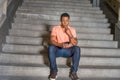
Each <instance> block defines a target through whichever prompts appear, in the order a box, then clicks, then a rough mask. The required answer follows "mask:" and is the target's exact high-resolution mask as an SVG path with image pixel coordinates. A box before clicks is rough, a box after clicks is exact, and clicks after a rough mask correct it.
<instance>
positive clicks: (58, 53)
mask: <svg viewBox="0 0 120 80" xmlns="http://www.w3.org/2000/svg"><path fill="white" fill-rule="evenodd" d="M48 51H49V53H48V57H49V61H50V71H51V72H57V71H58V69H57V65H56V58H57V57H66V58H69V57H72V63H73V65H72V68H71V73H76V72H77V70H78V66H79V60H80V47H78V46H73V47H70V48H60V47H57V46H54V45H50V46H49V48H48Z"/></svg>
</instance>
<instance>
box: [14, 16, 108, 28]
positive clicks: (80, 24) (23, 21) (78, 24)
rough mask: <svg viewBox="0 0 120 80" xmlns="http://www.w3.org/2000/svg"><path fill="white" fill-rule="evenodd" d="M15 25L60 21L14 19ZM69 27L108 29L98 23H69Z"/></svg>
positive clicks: (50, 23)
mask: <svg viewBox="0 0 120 80" xmlns="http://www.w3.org/2000/svg"><path fill="white" fill-rule="evenodd" d="M15 23H26V24H44V25H58V24H60V21H48V20H39V21H37V20H33V19H28V18H15ZM70 25H71V26H75V27H78V26H79V27H80V26H85V27H102V28H103V27H107V28H108V27H109V26H110V24H109V23H98V22H85V21H83V22H70Z"/></svg>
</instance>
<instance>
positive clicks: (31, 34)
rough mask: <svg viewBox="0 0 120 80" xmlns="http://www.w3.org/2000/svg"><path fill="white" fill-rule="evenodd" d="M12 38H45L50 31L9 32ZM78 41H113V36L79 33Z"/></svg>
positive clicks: (12, 30)
mask: <svg viewBox="0 0 120 80" xmlns="http://www.w3.org/2000/svg"><path fill="white" fill-rule="evenodd" d="M9 35H10V36H19V37H34V38H40V37H41V38H45V37H48V38H49V36H50V33H49V32H48V31H30V30H14V29H11V30H9ZM77 38H78V39H91V40H92V39H93V40H113V35H110V34H104V35H103V34H92V33H77Z"/></svg>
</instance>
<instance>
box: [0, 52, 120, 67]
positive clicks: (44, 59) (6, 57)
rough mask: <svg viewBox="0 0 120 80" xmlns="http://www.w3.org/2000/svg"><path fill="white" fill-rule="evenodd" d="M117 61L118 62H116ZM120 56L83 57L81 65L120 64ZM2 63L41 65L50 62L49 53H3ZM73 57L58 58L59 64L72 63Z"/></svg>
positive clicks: (0, 59) (0, 58)
mask: <svg viewBox="0 0 120 80" xmlns="http://www.w3.org/2000/svg"><path fill="white" fill-rule="evenodd" d="M116 61H117V62H116ZM119 61H120V59H119V58H94V57H81V58H80V62H79V66H81V67H82V66H113V65H114V66H118V67H119V66H120V62H119ZM0 63H2V64H18V65H33V66H34V65H40V64H49V60H48V56H47V55H45V54H44V55H37V56H34V55H32V56H30V55H15V54H2V55H0ZM71 63H72V59H71V58H57V64H59V65H65V64H69V65H71Z"/></svg>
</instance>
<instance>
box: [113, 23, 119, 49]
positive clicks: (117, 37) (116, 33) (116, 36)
mask: <svg viewBox="0 0 120 80" xmlns="http://www.w3.org/2000/svg"><path fill="white" fill-rule="evenodd" d="M114 38H115V40H116V41H118V47H119V48H120V22H118V23H116V26H115V35H114Z"/></svg>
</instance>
